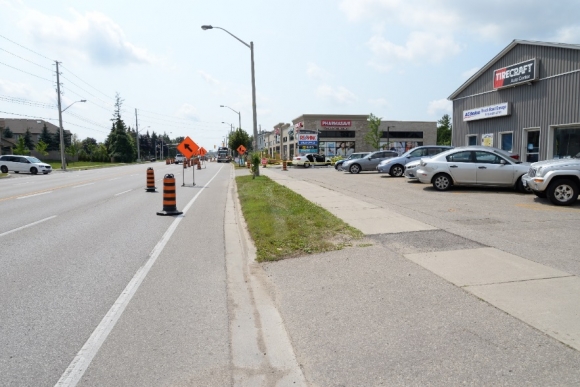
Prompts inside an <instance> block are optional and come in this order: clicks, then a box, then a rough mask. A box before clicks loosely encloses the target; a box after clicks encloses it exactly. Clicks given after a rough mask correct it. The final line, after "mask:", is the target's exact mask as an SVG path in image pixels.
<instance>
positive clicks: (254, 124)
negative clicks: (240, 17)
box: [201, 25, 260, 176]
mask: <svg viewBox="0 0 580 387" xmlns="http://www.w3.org/2000/svg"><path fill="white" fill-rule="evenodd" d="M213 28H217V29H220V30H222V31H225V32H226V33H227V34H229V35H230V36H232V37H233V38H235V39H236V40H238V41H239V42H240V43H242V44H243V45H244V46H246V47H248V48H249V49H250V57H251V62H252V63H251V64H252V118H253V121H254V122H253V126H254V127H253V132H254V141H253V148H254V152H256V151H257V150H258V122H257V114H256V76H255V72H254V42H250V44H248V43H246V42H244V41H243V40H241V39H240V38H238V37H237V36H235V35H234V34H232V33H231V32H229V31H228V30H226V29H223V28H221V27H213V26H211V25H203V26H201V29H202V30H204V31H205V30H211V29H213ZM255 174H256V176H260V170H259V169H256V172H255Z"/></svg>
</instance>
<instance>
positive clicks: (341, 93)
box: [316, 85, 358, 105]
mask: <svg viewBox="0 0 580 387" xmlns="http://www.w3.org/2000/svg"><path fill="white" fill-rule="evenodd" d="M316 94H317V95H318V96H319V97H320V98H322V99H325V100H329V101H332V102H334V103H336V104H339V105H348V104H351V103H353V102H356V101H357V100H358V98H357V96H356V95H355V94H354V93H353V92H351V91H350V90H348V89H347V88H345V87H343V86H339V87H336V88H334V87H332V86H329V85H322V86H320V87H319V88H318V89H317V90H316Z"/></svg>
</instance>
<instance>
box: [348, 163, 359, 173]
mask: <svg viewBox="0 0 580 387" xmlns="http://www.w3.org/2000/svg"><path fill="white" fill-rule="evenodd" d="M360 169H361V168H360V165H358V164H353V165H351V166H350V168H349V169H348V171H349V172H350V173H359V172H360Z"/></svg>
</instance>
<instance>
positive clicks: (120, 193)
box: [115, 189, 133, 196]
mask: <svg viewBox="0 0 580 387" xmlns="http://www.w3.org/2000/svg"><path fill="white" fill-rule="evenodd" d="M131 191H133V190H132V189H130V190H127V191H123V192H119V193H118V194H115V196H119V195H123V194H126V193H127V192H131Z"/></svg>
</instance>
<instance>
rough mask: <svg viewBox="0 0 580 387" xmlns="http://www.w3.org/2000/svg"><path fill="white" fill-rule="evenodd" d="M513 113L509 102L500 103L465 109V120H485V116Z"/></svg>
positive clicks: (501, 115)
mask: <svg viewBox="0 0 580 387" xmlns="http://www.w3.org/2000/svg"><path fill="white" fill-rule="evenodd" d="M510 114H511V109H510V104H509V102H504V103H500V104H498V105H491V106H484V107H481V108H477V109H471V110H464V111H463V121H475V120H483V119H484V118H492V117H503V116H509V115H510Z"/></svg>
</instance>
